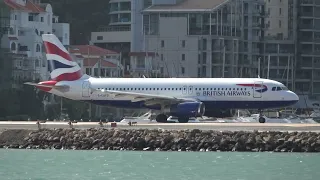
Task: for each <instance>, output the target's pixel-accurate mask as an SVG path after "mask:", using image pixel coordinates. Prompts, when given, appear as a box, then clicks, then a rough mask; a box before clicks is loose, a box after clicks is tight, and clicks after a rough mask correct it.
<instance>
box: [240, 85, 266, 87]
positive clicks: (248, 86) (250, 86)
mask: <svg viewBox="0 0 320 180" xmlns="http://www.w3.org/2000/svg"><path fill="white" fill-rule="evenodd" d="M237 85H238V86H246V87H264V86H262V85H261V84H237Z"/></svg>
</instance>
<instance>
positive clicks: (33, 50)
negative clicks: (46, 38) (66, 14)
mask: <svg viewBox="0 0 320 180" xmlns="http://www.w3.org/2000/svg"><path fill="white" fill-rule="evenodd" d="M4 3H5V4H6V5H7V7H8V8H10V9H11V11H10V14H11V15H10V30H9V32H8V34H6V35H4V36H3V37H2V39H1V45H2V47H3V48H10V50H11V52H13V53H15V54H17V55H19V57H20V58H18V56H16V57H17V58H15V62H14V67H13V69H14V72H13V78H14V79H19V80H21V81H24V80H47V79H48V78H49V77H50V76H49V74H48V70H47V61H46V58H45V55H44V48H43V43H42V38H41V35H42V34H44V33H53V31H55V32H54V33H55V34H56V35H57V37H59V39H61V40H62V42H63V44H64V45H69V24H66V23H57V17H54V16H53V10H52V7H51V5H50V4H41V3H40V0H4Z"/></svg>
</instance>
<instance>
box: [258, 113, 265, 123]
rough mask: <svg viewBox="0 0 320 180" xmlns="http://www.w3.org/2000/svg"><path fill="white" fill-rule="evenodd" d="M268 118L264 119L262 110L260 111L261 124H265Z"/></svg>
mask: <svg viewBox="0 0 320 180" xmlns="http://www.w3.org/2000/svg"><path fill="white" fill-rule="evenodd" d="M265 122H266V118H264V117H263V114H262V110H259V123H265Z"/></svg>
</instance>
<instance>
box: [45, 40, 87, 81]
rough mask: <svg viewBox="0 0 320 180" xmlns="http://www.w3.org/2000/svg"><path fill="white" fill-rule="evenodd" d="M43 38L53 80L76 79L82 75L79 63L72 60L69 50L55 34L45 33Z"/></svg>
mask: <svg viewBox="0 0 320 180" xmlns="http://www.w3.org/2000/svg"><path fill="white" fill-rule="evenodd" d="M42 40H43V43H44V46H45V49H46V57H47V61H48V70H49V71H50V76H51V79H52V80H54V81H57V82H59V81H75V80H78V79H80V78H81V77H82V71H81V68H80V67H79V65H78V63H76V62H74V61H72V58H71V56H70V54H69V52H68V51H67V50H66V48H65V47H64V46H63V45H62V43H61V42H60V41H59V39H58V38H57V37H56V36H55V35H54V34H43V35H42Z"/></svg>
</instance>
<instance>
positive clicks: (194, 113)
mask: <svg viewBox="0 0 320 180" xmlns="http://www.w3.org/2000/svg"><path fill="white" fill-rule="evenodd" d="M164 112H165V113H168V114H170V115H171V116H175V117H201V116H203V114H204V113H205V105H204V104H203V103H202V102H183V103H179V104H174V105H170V106H168V107H166V108H164Z"/></svg>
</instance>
